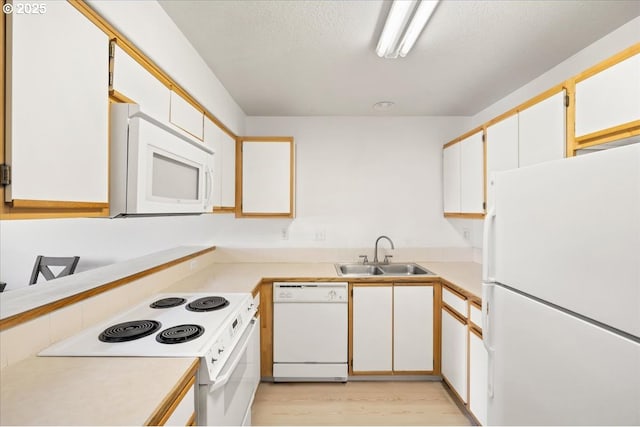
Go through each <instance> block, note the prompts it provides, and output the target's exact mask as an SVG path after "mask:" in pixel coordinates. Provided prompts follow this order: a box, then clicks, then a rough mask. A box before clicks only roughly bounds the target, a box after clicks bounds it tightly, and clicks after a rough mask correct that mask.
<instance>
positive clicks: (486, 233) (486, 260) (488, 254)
mask: <svg viewBox="0 0 640 427" xmlns="http://www.w3.org/2000/svg"><path fill="white" fill-rule="evenodd" d="M495 218H496V208H495V206H492V207H491V208H490V209H489V212H487V215H486V216H485V218H484V227H483V233H482V248H483V253H484V256H483V259H482V281H483V282H485V283H486V282H494V281H495V280H494V278H493V277H490V275H491V273H492V271H491V266H492V264H493V244H494V242H493V225H494V223H495Z"/></svg>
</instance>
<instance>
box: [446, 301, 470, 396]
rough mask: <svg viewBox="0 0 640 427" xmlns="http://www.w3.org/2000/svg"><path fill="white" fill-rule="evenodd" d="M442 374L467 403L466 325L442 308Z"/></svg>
mask: <svg viewBox="0 0 640 427" xmlns="http://www.w3.org/2000/svg"><path fill="white" fill-rule="evenodd" d="M441 363H442V376H443V377H444V378H445V379H446V380H447V382H448V383H449V385H450V386H451V387H452V388H453V390H454V391H455V392H456V393H457V394H458V396H459V397H460V400H462V401H463V402H464V403H467V325H466V323H465V322H463V321H462V320H460V319H458V318H457V317H456V316H454V315H453V314H451V313H449V312H448V311H447V310H446V309H442V361H441Z"/></svg>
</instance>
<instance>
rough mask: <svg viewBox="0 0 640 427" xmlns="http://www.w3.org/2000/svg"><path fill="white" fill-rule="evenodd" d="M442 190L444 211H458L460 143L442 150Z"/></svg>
mask: <svg viewBox="0 0 640 427" xmlns="http://www.w3.org/2000/svg"><path fill="white" fill-rule="evenodd" d="M442 157H443V159H442V187H443V188H442V192H443V204H444V211H445V212H460V143H457V144H453V145H450V146H448V147H446V148H445V149H444V150H442Z"/></svg>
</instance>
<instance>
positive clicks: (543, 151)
mask: <svg viewBox="0 0 640 427" xmlns="http://www.w3.org/2000/svg"><path fill="white" fill-rule="evenodd" d="M638 79H639V80H640V77H638ZM638 102H640V101H638ZM565 118H566V107H565V91H564V90H563V91H561V92H558V93H557V94H555V95H553V96H551V97H549V98H547V99H545V100H543V101H540V102H539V103H537V104H535V105H533V106H531V107H529V108H527V109H526V110H523V111H520V113H518V141H519V153H518V160H519V161H518V165H519V167H524V166H529V165H534V164H536V163H542V162H546V161H549V160H556V159H562V158H563V157H564V156H565V147H566V143H565V141H566V125H565V122H566V120H565Z"/></svg>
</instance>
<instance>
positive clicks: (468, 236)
mask: <svg viewBox="0 0 640 427" xmlns="http://www.w3.org/2000/svg"><path fill="white" fill-rule="evenodd" d="M462 237H464V240H467V241H469V240H471V230H469V229H468V228H463V229H462Z"/></svg>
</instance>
